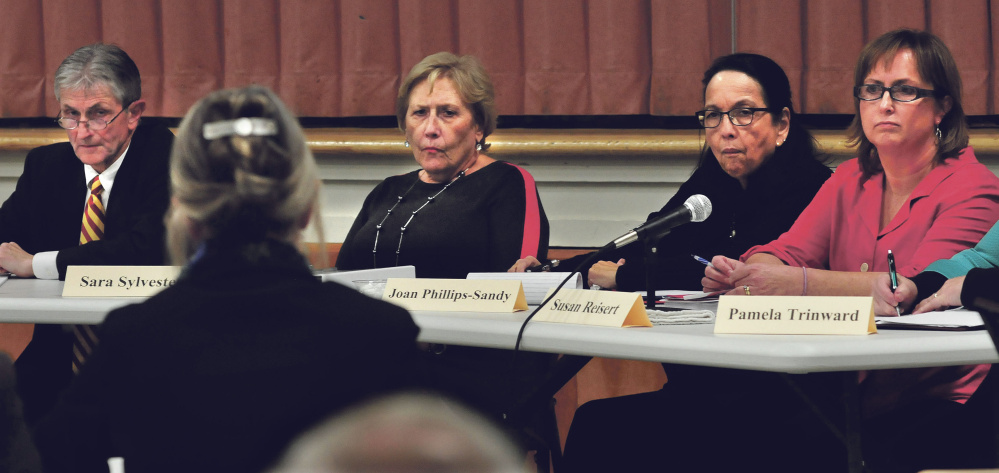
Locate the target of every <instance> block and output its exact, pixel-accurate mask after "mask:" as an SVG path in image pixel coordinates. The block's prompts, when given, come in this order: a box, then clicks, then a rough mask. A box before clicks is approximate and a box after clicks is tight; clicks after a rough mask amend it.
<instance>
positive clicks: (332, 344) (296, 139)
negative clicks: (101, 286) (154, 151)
mask: <svg viewBox="0 0 999 473" xmlns="http://www.w3.org/2000/svg"><path fill="white" fill-rule="evenodd" d="M170 177H171V182H172V188H173V199H172V204H171V209H170V213H169V215H168V217H167V227H168V234H169V241H170V253H171V255H172V257H173V260H174V262H175V263H176V264H183V265H185V266H184V270H183V273H182V274H181V276H180V277H179V278H178V279H177V281H176V284H174V285H172V286H171V287H168V288H167V289H165V290H163V291H162V292H160V293H159V294H157V295H156V296H153V297H152V298H150V299H149V300H147V301H146V302H143V303H141V304H137V305H132V306H128V307H124V308H121V309H117V310H115V311H113V312H111V313H110V314H109V315H108V317H107V319H106V320H105V322H104V324H103V325H102V326H101V327H100V330H99V331H98V336H99V340H100V341H99V344H98V346H97V348H96V350H95V351H94V353H93V355H92V356H91V357H90V358H89V359H88V360H87V362H86V364H85V365H84V366H83V369H82V370H81V371H80V374H79V375H78V376H77V378H76V380H75V382H74V384H73V386H72V387H71V389H70V391H69V393H68V395H67V396H66V397H65V398H64V399H63V401H62V403H61V404H60V405H59V406H58V407H57V408H56V410H55V411H54V412H53V414H52V415H51V416H50V417H49V418H47V419H46V420H44V421H43V423H42V425H41V426H40V427H39V428H38V431H37V435H36V439H37V443H38V447H39V451H40V452H41V455H42V460H43V462H44V466H45V468H46V470H49V471H90V470H95V469H100V468H106V459H107V458H109V457H116V456H120V457H124V459H125V465H126V468H127V469H128V471H163V472H167V471H171V472H172V471H188V472H191V471H205V472H211V471H245V472H252V471H262V470H263V469H264V468H266V467H267V466H268V465H270V464H271V463H273V461H275V460H276V459H277V458H278V456H279V455H280V452H281V451H282V450H283V449H284V448H285V446H286V445H287V444H288V443H289V442H290V441H291V440H292V439H293V438H294V437H295V436H296V435H297V434H298V433H300V432H301V431H303V430H305V429H306V428H308V427H309V426H311V424H313V423H315V422H316V421H318V420H319V419H322V418H324V417H325V416H327V415H330V414H332V413H334V412H336V411H338V410H339V409H341V408H343V407H345V406H347V405H349V404H352V403H354V402H358V401H361V400H364V399H366V398H368V397H369V396H373V395H376V394H380V393H383V392H386V391H390V390H393V389H395V388H398V387H403V386H408V385H410V384H411V383H412V382H415V381H416V380H414V379H413V377H414V376H415V375H416V373H418V369H417V368H416V367H414V365H413V363H414V362H415V360H416V359H417V352H416V344H415V342H416V335H417V333H418V328H417V327H416V325H415V324H414V323H413V321H412V319H411V318H410V316H409V314H408V313H407V312H406V311H405V310H403V309H401V308H398V307H396V306H394V305H391V304H388V303H384V302H381V301H376V300H374V299H371V298H368V297H366V296H363V295H361V294H360V293H357V292H356V291H354V290H353V289H349V288H346V287H343V286H341V285H339V284H336V283H325V284H324V283H320V282H319V281H318V280H316V278H315V277H313V275H312V273H311V271H310V270H309V266H308V263H307V261H306V260H305V258H304V257H303V255H302V254H301V253H300V252H299V251H298V249H297V248H296V244H297V243H298V241H299V238H300V234H301V232H302V231H303V229H304V228H305V227H306V225H307V224H308V223H309V219H310V217H311V216H312V215H315V214H316V212H317V209H318V192H319V182H318V177H317V175H316V165H315V161H314V160H313V157H312V154H311V153H310V152H309V150H308V148H307V147H306V144H305V140H304V137H303V134H302V130H301V128H300V127H299V125H298V123H297V121H296V120H295V118H294V117H293V116H292V114H291V113H290V112H289V111H288V110H287V109H286V108H285V107H284V105H283V104H282V103H281V101H280V100H279V99H278V98H277V96H275V95H274V94H273V93H272V92H271V91H269V90H267V89H264V88H261V87H248V88H245V89H232V90H223V91H219V92H214V93H212V94H210V95H208V96H207V97H205V98H204V99H202V100H201V101H199V102H198V103H197V104H195V105H194V107H192V108H191V110H190V111H189V112H188V114H187V116H186V117H185V118H184V121H183V122H182V123H181V126H180V130H179V132H178V135H177V141H176V145H175V146H174V149H173V152H172V155H171V176H170ZM104 471H106V469H105V470H104Z"/></svg>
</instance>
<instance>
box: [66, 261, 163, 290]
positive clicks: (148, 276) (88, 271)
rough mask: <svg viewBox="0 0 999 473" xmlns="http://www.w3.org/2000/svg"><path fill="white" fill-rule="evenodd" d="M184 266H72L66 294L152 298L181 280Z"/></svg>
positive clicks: (68, 275) (68, 272)
mask: <svg viewBox="0 0 999 473" xmlns="http://www.w3.org/2000/svg"><path fill="white" fill-rule="evenodd" d="M180 270H181V267H180V266H70V267H68V268H66V285H65V286H63V288H62V296H63V297H149V296H152V295H153V294H156V293H157V292H160V291H162V290H164V289H166V288H168V287H170V286H173V285H174V284H176V283H177V277H178V276H180Z"/></svg>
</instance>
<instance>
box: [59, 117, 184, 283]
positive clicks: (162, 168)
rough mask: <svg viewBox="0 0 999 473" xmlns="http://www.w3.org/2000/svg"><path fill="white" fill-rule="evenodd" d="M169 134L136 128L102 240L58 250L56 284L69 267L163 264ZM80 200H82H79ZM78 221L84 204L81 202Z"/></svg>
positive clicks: (113, 193)
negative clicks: (57, 277)
mask: <svg viewBox="0 0 999 473" xmlns="http://www.w3.org/2000/svg"><path fill="white" fill-rule="evenodd" d="M172 144H173V134H171V133H170V131H169V130H168V129H166V128H165V127H162V126H146V125H142V126H140V127H139V128H138V129H137V130H136V131H135V135H134V136H133V138H132V143H131V145H130V146H129V150H128V153H127V154H126V156H125V161H124V162H123V163H122V165H121V168H120V169H119V170H118V174H117V176H115V183H114V189H113V190H112V191H111V198H110V200H109V201H108V210H107V216H106V221H105V222H104V235H105V237H104V239H102V240H100V241H95V242H90V243H87V244H86V245H77V246H70V247H68V248H60V249H59V256H58V257H57V258H56V265H57V266H58V268H59V278H60V279H62V278H65V277H66V267H67V266H70V265H161V264H164V263H165V261H166V258H165V240H164V235H165V233H166V231H165V227H164V224H163V216H164V214H165V213H166V209H167V206H168V205H169V202H170V184H169V182H170V171H169V159H170V147H171V145H172ZM81 199H82V197H81ZM80 205H81V207H80V209H81V213H80V216H82V215H83V214H82V200H81V204H80Z"/></svg>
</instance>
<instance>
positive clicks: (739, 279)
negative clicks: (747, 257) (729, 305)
mask: <svg viewBox="0 0 999 473" xmlns="http://www.w3.org/2000/svg"><path fill="white" fill-rule="evenodd" d="M729 280H730V281H731V283H732V286H733V288H734V289H732V290H730V291H729V292H728V295H743V296H747V295H753V296H800V295H801V287H802V282H801V268H797V267H793V266H785V265H783V264H767V263H753V264H742V265H741V266H739V267H738V268H735V269H733V270H732V272H731V273H730V274H729ZM747 287H748V288H749V289H748V290H747V289H746V288H747Z"/></svg>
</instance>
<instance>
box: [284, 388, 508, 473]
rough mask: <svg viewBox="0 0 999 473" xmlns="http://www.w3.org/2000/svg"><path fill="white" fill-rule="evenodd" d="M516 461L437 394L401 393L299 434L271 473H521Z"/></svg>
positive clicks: (480, 423)
mask: <svg viewBox="0 0 999 473" xmlns="http://www.w3.org/2000/svg"><path fill="white" fill-rule="evenodd" d="M524 459H525V457H524V455H522V454H520V453H519V452H518V450H517V448H516V447H515V446H514V444H513V443H512V442H511V441H510V440H509V439H508V438H507V437H506V436H505V435H504V434H503V432H501V431H500V430H498V429H497V428H496V427H494V426H493V425H492V424H491V423H490V422H489V421H487V420H486V419H485V418H483V417H481V416H480V415H478V414H475V413H473V412H472V411H470V410H468V409H465V408H463V407H461V406H459V405H457V404H455V403H450V402H444V401H442V400H441V399H440V398H437V397H432V396H427V395H419V394H401V395H395V396H390V397H386V398H382V399H379V400H376V401H374V402H371V403H368V404H365V405H362V406H360V407H357V408H355V409H353V410H350V411H348V412H345V413H343V414H341V415H339V416H336V417H334V418H332V419H330V420H328V421H326V422H324V423H323V424H321V425H320V426H318V427H316V428H314V429H313V430H311V431H309V432H307V433H306V434H304V435H303V436H301V437H300V438H299V439H298V440H296V441H295V443H293V444H292V445H291V447H290V448H289V449H288V451H287V452H286V453H285V456H284V459H283V460H282V461H281V462H280V463H279V464H278V466H277V467H276V468H275V469H274V470H273V471H272V472H271V473H305V472H311V473H320V472H322V473H334V472H335V473H375V472H378V473H451V472H453V473H459V472H461V473H524V471H525V469H524Z"/></svg>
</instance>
